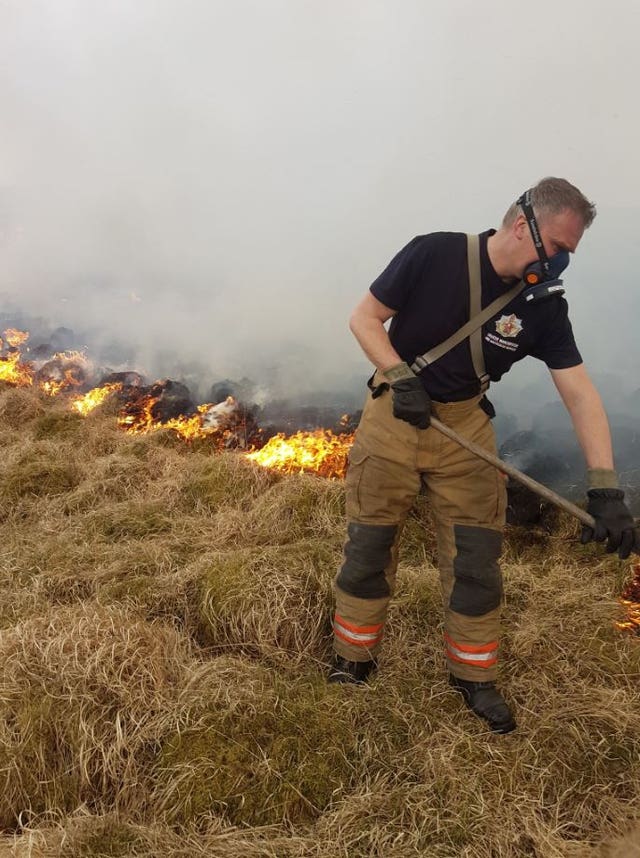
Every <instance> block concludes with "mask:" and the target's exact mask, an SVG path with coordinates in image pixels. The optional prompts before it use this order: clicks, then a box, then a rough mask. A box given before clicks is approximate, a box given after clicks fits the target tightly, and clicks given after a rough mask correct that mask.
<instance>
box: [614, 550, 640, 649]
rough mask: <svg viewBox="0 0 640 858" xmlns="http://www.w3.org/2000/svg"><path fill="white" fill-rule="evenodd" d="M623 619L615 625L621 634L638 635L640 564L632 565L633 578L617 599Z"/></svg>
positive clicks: (639, 625) (639, 624)
mask: <svg viewBox="0 0 640 858" xmlns="http://www.w3.org/2000/svg"><path fill="white" fill-rule="evenodd" d="M619 601H620V604H621V605H622V607H623V609H624V612H625V619H624V620H619V621H617V622H616V623H615V627H616V628H617V629H618V630H619V631H621V632H629V633H630V634H636V635H640V562H638V563H634V566H633V578H632V579H631V581H629V583H628V584H627V586H626V587H625V588H624V590H623V591H622V596H621V597H620V599H619Z"/></svg>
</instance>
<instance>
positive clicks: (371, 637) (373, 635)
mask: <svg viewBox="0 0 640 858" xmlns="http://www.w3.org/2000/svg"><path fill="white" fill-rule="evenodd" d="M333 627H334V629H337V630H338V631H339V632H341V633H342V634H343V635H344V636H345V637H346V638H351V639H352V640H354V641H375V640H377V639H378V638H379V637H380V635H381V634H382V629H380V631H378V632H352V631H350V630H349V629H345V627H344V626H341V625H340V623H338V622H337V621H336V620H334V621H333Z"/></svg>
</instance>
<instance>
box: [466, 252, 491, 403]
mask: <svg viewBox="0 0 640 858" xmlns="http://www.w3.org/2000/svg"><path fill="white" fill-rule="evenodd" d="M467 267H468V269H469V318H470V319H477V317H478V316H479V314H480V313H481V312H482V274H481V273H480V238H479V237H478V236H477V235H467ZM469 346H470V348H471V360H472V361H473V371H474V372H475V374H476V375H477V376H478V380H479V382H480V392H481V393H484V392H485V390H486V389H487V388H488V387H489V376H488V375H487V369H486V367H485V365H484V355H483V353H482V325H480V327H477V328H475V330H473V331H472V332H471V334H470V336H469Z"/></svg>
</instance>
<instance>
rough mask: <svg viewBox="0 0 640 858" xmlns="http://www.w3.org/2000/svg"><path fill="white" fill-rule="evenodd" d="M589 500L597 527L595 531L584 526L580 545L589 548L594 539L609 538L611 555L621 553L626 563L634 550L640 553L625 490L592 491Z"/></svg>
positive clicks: (638, 540) (639, 536)
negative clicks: (625, 497)
mask: <svg viewBox="0 0 640 858" xmlns="http://www.w3.org/2000/svg"><path fill="white" fill-rule="evenodd" d="M587 497H588V498H589V502H588V504H587V512H588V513H589V514H590V515H592V516H593V517H594V518H595V520H596V526H595V529H593V528H591V527H587V526H586V525H584V526H583V528H582V535H581V537H580V542H581V543H582V544H583V545H585V544H586V543H587V542H591V540H592V539H595V541H596V542H604V541H605V539H606V540H607V552H608V553H612V552H614V551H617V552H618V557H619V558H620V560H626V559H627V557H628V556H629V555H630V554H631V552H632V551H633V552H635V553H636V554H640V535H639V534H638V531H637V529H636V527H635V523H634V520H633V517H632V515H631V513H630V512H629V509H628V507H627V505H626V503H625V502H624V492H623V491H622V489H589V491H588V492H587Z"/></svg>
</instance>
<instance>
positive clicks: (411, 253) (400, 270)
mask: <svg viewBox="0 0 640 858" xmlns="http://www.w3.org/2000/svg"><path fill="white" fill-rule="evenodd" d="M430 238H431V236H428V235H418V236H416V237H415V238H413V239H411V241H410V242H409V244H407V245H406V246H405V247H403V248H402V250H401V251H400V252H399V253H397V254H396V255H395V256H394V257H393V259H392V260H391V262H390V263H389V264H388V265H387V267H386V268H385V269H384V271H383V272H382V274H380V276H379V277H377V278H376V279H375V280H374V281H373V283H372V284H371V286H370V287H369V291H370V292H371V294H372V295H373V297H374V298H377V299H378V301H381V302H382V303H383V304H385V305H386V306H387V307H390V308H391V309H392V310H401V309H402V307H403V306H404V305H405V303H406V301H407V299H408V298H409V295H410V294H411V291H412V289H413V287H414V286H415V284H416V282H417V281H418V280H420V279H421V278H422V276H423V274H424V270H425V266H426V265H427V263H428V259H429V255H430V252H431V242H430Z"/></svg>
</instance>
